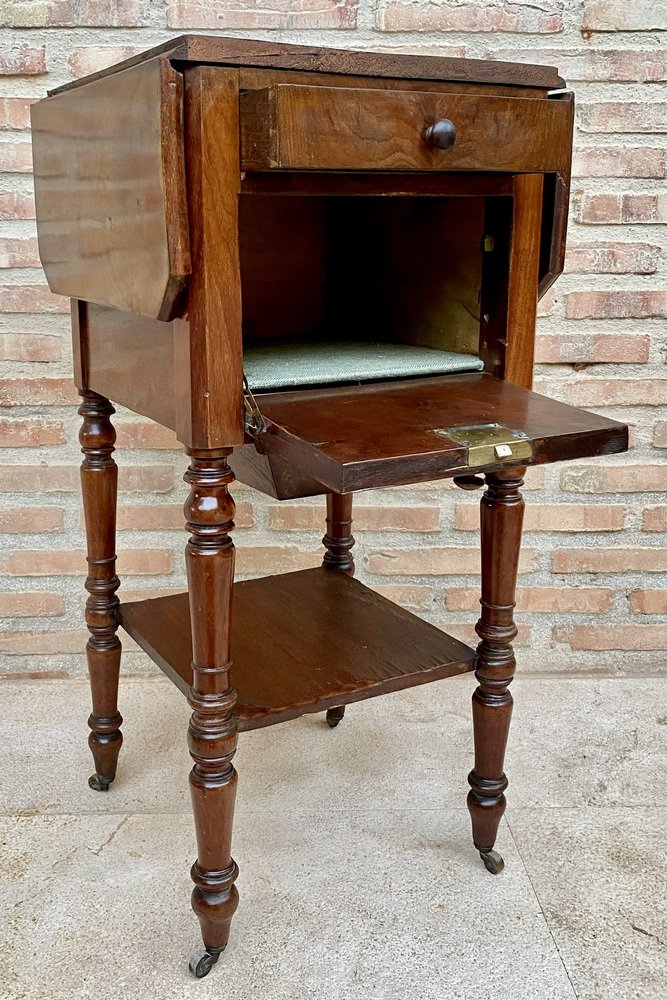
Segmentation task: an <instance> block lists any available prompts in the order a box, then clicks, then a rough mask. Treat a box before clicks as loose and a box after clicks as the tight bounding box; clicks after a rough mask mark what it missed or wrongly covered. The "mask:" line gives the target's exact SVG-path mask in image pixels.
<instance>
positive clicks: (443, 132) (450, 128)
mask: <svg viewBox="0 0 667 1000" xmlns="http://www.w3.org/2000/svg"><path fill="white" fill-rule="evenodd" d="M424 138H425V139H426V142H427V143H428V144H429V146H433V147H434V148H435V149H450V148H451V147H452V146H453V145H454V143H455V141H456V125H455V124H454V122H450V120H449V118H441V119H440V121H439V122H436V123H435V125H429V127H428V128H427V129H426V131H425V132H424Z"/></svg>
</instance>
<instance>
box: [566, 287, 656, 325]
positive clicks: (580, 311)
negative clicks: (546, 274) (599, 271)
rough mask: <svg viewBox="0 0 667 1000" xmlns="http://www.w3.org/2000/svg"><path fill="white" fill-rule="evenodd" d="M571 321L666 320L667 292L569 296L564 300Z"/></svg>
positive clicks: (590, 293) (595, 293)
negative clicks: (653, 317) (648, 318)
mask: <svg viewBox="0 0 667 1000" xmlns="http://www.w3.org/2000/svg"><path fill="white" fill-rule="evenodd" d="M565 315H566V316H567V318H568V319H588V318H591V319H630V318H634V317H636V318H637V319H642V318H643V317H648V316H658V317H665V316H667V292H664V291H645V292H636V291H631V290H629V289H628V290H627V291H622V292H570V293H569V295H566V296H565Z"/></svg>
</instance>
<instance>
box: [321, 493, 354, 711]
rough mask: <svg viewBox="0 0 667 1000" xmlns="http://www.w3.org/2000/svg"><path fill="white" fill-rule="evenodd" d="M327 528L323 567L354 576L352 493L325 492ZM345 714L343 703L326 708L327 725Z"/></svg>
mask: <svg viewBox="0 0 667 1000" xmlns="http://www.w3.org/2000/svg"><path fill="white" fill-rule="evenodd" d="M326 524H327V530H326V534H325V535H324V538H323V539H322V544H323V545H324V547H325V549H326V552H325V553H324V558H323V559H322V565H323V566H324V568H325V569H335V570H338V571H339V572H342V573H347V575H348V576H354V557H353V555H352V546H353V545H354V536H353V534H352V494H351V493H327V520H326ZM344 715H345V705H337V706H336V707H335V708H329V709H328V710H327V725H328V726H330V727H331V729H335V728H336V726H337V725H338V723H339V722H340V720H341V719H342V718H343V716H344Z"/></svg>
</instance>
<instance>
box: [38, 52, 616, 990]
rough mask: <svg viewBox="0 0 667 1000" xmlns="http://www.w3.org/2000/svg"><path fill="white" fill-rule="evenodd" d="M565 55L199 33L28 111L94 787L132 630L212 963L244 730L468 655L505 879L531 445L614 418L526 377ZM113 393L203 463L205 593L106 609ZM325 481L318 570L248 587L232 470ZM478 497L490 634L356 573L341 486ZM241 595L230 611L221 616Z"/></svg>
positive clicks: (112, 597)
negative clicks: (171, 717)
mask: <svg viewBox="0 0 667 1000" xmlns="http://www.w3.org/2000/svg"><path fill="white" fill-rule="evenodd" d="M563 87H564V84H563V81H562V80H561V79H560V77H559V76H558V75H557V73H556V71H555V70H553V69H551V68H549V67H538V66H528V65H513V64H503V63H491V62H478V61H474V60H463V59H460V60H459V59H439V58H432V57H414V58H413V57H410V56H393V55H392V56H390V55H385V54H378V53H361V52H343V51H335V50H326V49H312V48H307V47H300V46H292V45H279V44H274V43H269V42H259V41H244V40H240V39H225V38H203V37H189V36H188V37H183V38H179V39H176V40H175V41H173V42H170V43H168V44H167V45H164V46H162V47H160V48H157V49H153V50H151V51H150V52H147V53H145V54H144V55H142V56H140V57H138V58H135V59H131V60H129V61H128V62H125V63H122V64H121V65H119V66H115V67H113V68H111V69H109V70H105V71H104V72H102V73H98V74H96V75H95V76H91V77H89V78H87V79H84V80H80V81H78V82H76V83H73V84H71V85H68V86H65V87H61V88H59V89H58V90H56V91H54V92H53V93H52V94H51V95H50V96H49V97H48V98H46V99H45V100H43V101H41V102H39V103H38V104H36V105H35V106H34V107H33V133H34V162H35V185H36V199H37V216H38V227H39V246H40V253H41V258H42V262H43V265H44V269H45V272H46V275H47V278H48V281H49V285H50V287H51V289H52V290H53V291H54V292H59V293H61V294H63V295H67V296H69V297H70V298H71V299H72V315H73V330H74V355H75V379H76V384H77V386H78V388H79V390H80V392H81V395H82V396H83V403H82V406H81V408H80V411H79V412H80V413H81V415H82V417H83V429H82V431H81V444H82V449H83V455H84V459H83V465H82V472H81V479H82V486H83V494H84V506H85V521H86V529H87V538H88V579H87V582H86V588H87V590H88V593H89V598H88V602H87V607H86V621H87V624H88V628H89V630H90V633H91V634H90V639H89V641H88V646H87V652H88V664H89V669H90V679H91V686H92V698H93V712H92V715H91V717H90V720H89V724H90V728H91V731H92V732H91V735H90V747H91V750H92V753H93V758H94V762H95V774H94V775H93V776H92V778H91V779H90V786H91V788H93V789H95V790H97V791H106V790H107V789H108V788H109V786H110V784H111V782H112V781H113V780H114V777H115V774H116V761H117V758H118V751H119V750H120V746H121V741H122V736H121V731H120V725H121V721H122V720H121V716H120V714H119V712H118V707H117V692H118V672H119V665H120V653H121V644H120V641H119V639H118V636H117V634H116V633H117V628H118V626H119V625H122V627H123V628H124V629H125V630H126V631H127V632H128V633H129V634H130V635H131V636H133V637H134V638H135V639H136V641H137V642H138V643H139V645H140V646H141V647H142V648H143V649H145V650H146V652H147V653H148V654H149V656H150V657H151V658H152V659H153V660H154V661H155V662H156V663H157V664H158V666H159V667H161V669H162V670H164V672H165V673H166V674H167V676H168V677H170V678H171V679H172V681H174V683H175V684H176V685H177V686H178V687H179V688H180V689H181V690H182V691H183V693H184V694H185V696H186V697H187V699H188V702H189V704H190V705H191V707H192V718H191V722H190V727H189V733H188V744H189V748H190V753H191V755H192V758H193V760H194V767H193V769H192V773H191V776H190V783H191V791H192V804H193V810H194V819H195V827H196V834H197V850H198V855H197V860H196V862H195V864H194V867H193V869H192V878H193V880H194V883H195V888H194V890H193V894H192V905H193V908H194V911H195V913H196V914H197V917H198V918H199V920H200V923H201V929H202V935H203V943H204V949H203V950H200V951H199V952H198V953H196V954H195V956H194V958H193V959H192V961H191V969H192V971H193V972H194V973H195V974H196V975H197V976H200V977H201V976H203V975H206V973H207V972H208V971H209V970H210V969H211V967H212V965H213V964H214V963H215V962H217V960H218V957H219V955H220V953H221V952H222V950H223V949H224V948H225V946H226V944H227V939H228V936H229V930H230V924H231V920H232V916H233V914H234V911H235V910H236V907H237V904H238V895H237V890H236V887H235V884H234V883H235V881H236V877H237V866H236V864H235V863H234V861H233V859H232V856H231V833H232V818H233V811H234V797H235V793H236V772H235V770H234V767H233V765H232V758H233V756H234V752H235V748H236V743H237V734H238V733H239V732H243V731H245V730H249V729H254V728H256V727H259V726H269V725H273V724H275V723H278V722H283V721H286V720H289V719H294V718H296V717H298V716H300V715H302V714H303V713H306V712H321V711H325V710H326V713H327V721H328V722H329V725H331V726H335V725H337V724H338V723H339V722H340V720H341V718H342V716H343V711H344V706H345V705H346V704H348V703H351V702H355V701H358V700H360V699H363V698H371V697H374V696H375V695H379V694H384V693H386V692H390V691H397V690H399V689H401V688H404V687H407V686H410V685H415V684H423V683H427V682H429V681H435V680H439V679H441V678H445V677H448V676H452V675H455V674H459V673H461V672H463V671H467V670H473V669H474V670H475V674H476V678H477V681H478V687H477V690H476V691H475V693H474V695H473V723H474V736H475V761H474V767H473V770H472V771H471V773H470V775H469V783H470V792H469V795H468V806H469V809H470V814H471V817H472V828H473V840H474V844H475V847H476V848H477V849H478V851H479V852H480V854H481V856H482V859H483V861H484V863H485V865H486V866H487V868H488V869H489V870H490V871H491V872H494V873H495V872H498V871H499V870H500V869H501V867H502V859H501V858H500V857H499V855H497V854H496V853H495V852H494V851H493V846H494V841H495V837H496V832H497V829H498V824H499V821H500V818H501V816H502V813H503V810H504V808H505V796H504V791H505V788H506V786H507V779H506V777H505V774H504V771H503V758H504V751H505V744H506V739H507V733H508V727H509V722H510V714H511V707H512V698H511V695H510V694H509V691H508V685H509V683H510V681H511V679H512V676H513V673H514V667H515V661H514V653H513V651H512V646H511V642H512V639H513V638H514V636H515V634H516V629H515V625H514V621H513V608H514V591H515V582H516V574H517V562H518V558H519V547H520V535H521V522H522V513H523V500H522V497H521V493H520V486H521V483H522V475H523V473H524V471H525V467H526V466H528V465H533V464H538V463H544V462H554V461H561V460H564V459H574V458H579V457H582V456H591V455H601V454H608V453H611V452H619V451H623V450H625V448H626V447H627V428H626V427H624V426H623V425H621V424H618V423H616V422H614V421H611V420H607V419H605V418H603V417H600V416H597V415H594V414H591V413H587V412H585V411H582V410H579V409H575V408H574V407H570V406H565V405H563V404H561V403H558V402H555V401H552V400H549V399H547V398H545V397H543V396H540V395H537V394H536V393H533V392H532V391H531V388H530V386H531V377H532V369H533V345H534V333H535V315H536V304H537V300H538V297H539V295H540V294H542V293H543V292H544V291H545V290H546V289H547V288H548V287H549V285H550V284H551V283H552V282H553V281H554V280H555V278H556V277H557V275H558V274H559V273H560V272H561V270H562V265H563V253H564V244H565V228H566V218H567V200H568V191H569V174H570V158H571V143H572V111H573V104H572V95H571V94H570V93H568V92H567V91H565V90H564V89H563ZM110 399H113V400H114V401H117V402H119V403H122V404H123V405H125V406H128V407H129V408H130V409H132V410H134V411H136V412H137V413H140V414H144V415H146V416H148V417H151V418H153V419H154V420H156V421H158V422H159V423H161V424H163V425H164V426H166V427H170V428H173V429H174V430H175V431H176V433H177V436H178V438H179V440H180V441H181V442H182V443H183V445H184V446H185V449H186V452H187V454H188V455H189V457H190V466H189V468H188V470H187V472H186V474H185V478H186V481H187V482H188V483H189V484H190V486H191V492H190V495H189V498H188V500H187V502H186V504H185V519H186V528H187V530H188V532H189V533H190V538H189V541H188V543H187V548H186V563H187V574H188V593H187V594H182V595H179V596H168V597H161V598H157V599H154V600H145V601H139V602H135V603H130V604H119V600H118V598H117V596H116V591H117V589H118V587H119V580H118V577H117V576H116V573H115V505H116V465H115V463H114V460H113V458H112V452H113V451H114V447H113V446H114V439H115V435H114V430H113V427H112V424H111V419H110V418H111V416H112V414H113V412H114V410H113V407H112V405H111V403H110V402H109V400H110ZM235 477H237V478H238V479H239V480H241V481H243V482H245V483H247V484H249V485H250V486H253V487H255V488H256V489H259V490H262V491H264V492H265V493H268V494H270V495H271V496H273V497H276V498H278V499H285V498H294V497H304V496H313V495H318V494H319V495H326V498H327V500H326V504H327V515H326V533H325V535H324V539H323V541H324V547H325V550H326V551H325V555H324V563H323V566H322V568H321V569H311V570H306V571H303V572H298V573H288V574H285V575H280V576H273V577H269V578H267V579H259V580H250V581H245V582H241V583H239V584H237V586H236V587H234V586H233V580H234V547H233V545H232V541H231V537H230V531H231V530H232V528H233V516H234V504H233V502H232V499H231V496H230V494H229V486H230V484H231V483H232V482H233V480H234V478H235ZM445 478H451V479H453V481H454V483H455V484H456V485H457V486H460V487H463V488H466V489H467V488H472V489H474V488H476V487H478V486H483V485H484V481H486V492H485V493H484V495H483V497H482V501H481V616H480V620H479V622H478V623H477V626H476V629H477V634H478V636H479V639H480V643H479V645H478V647H477V650H476V652H475V651H473V650H472V649H470V648H468V647H467V646H465V645H464V644H463V643H461V642H459V641H457V640H455V639H453V638H451V637H449V636H447V635H445V634H444V633H443V632H441V631H440V630H439V629H437V628H435V627H434V626H432V625H430V624H428V623H426V622H423V621H421V620H419V619H418V618H416V617H415V616H413V615H411V614H409V613H407V612H406V611H404V610H402V609H401V608H399V607H397V606H396V605H394V604H392V603H391V602H390V601H388V600H386V599H384V598H383V597H380V596H378V595H377V594H375V593H373V592H372V591H371V590H370V589H368V588H367V587H365V586H363V585H362V584H361V583H360V582H358V581H356V580H354V579H353V578H352V573H353V567H354V564H353V559H352V554H351V548H352V545H353V541H354V540H353V537H352V533H351V523H352V494H353V493H354V492H355V491H357V490H363V489H368V488H373V487H386V486H393V485H398V484H407V483H417V482H423V481H428V480H438V479H445ZM232 606H233V618H232Z"/></svg>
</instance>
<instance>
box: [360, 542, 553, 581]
mask: <svg viewBox="0 0 667 1000" xmlns="http://www.w3.org/2000/svg"><path fill="white" fill-rule="evenodd" d="M535 558H536V552H535V551H533V550H532V549H526V548H524V549H522V552H521V565H520V570H519V571H520V572H521V573H530V572H531V571H532V570H534V569H535V568H536V566H535ZM479 569H480V554H479V549H478V548H477V546H470V547H469V548H420V549H391V550H390V551H387V552H385V551H378V550H376V551H374V552H370V553H369V555H368V571H369V572H370V573H377V574H380V575H383V576H398V575H404V576H413V575H414V576H444V575H452V574H454V575H457V576H458V575H461V574H465V573H479Z"/></svg>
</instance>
